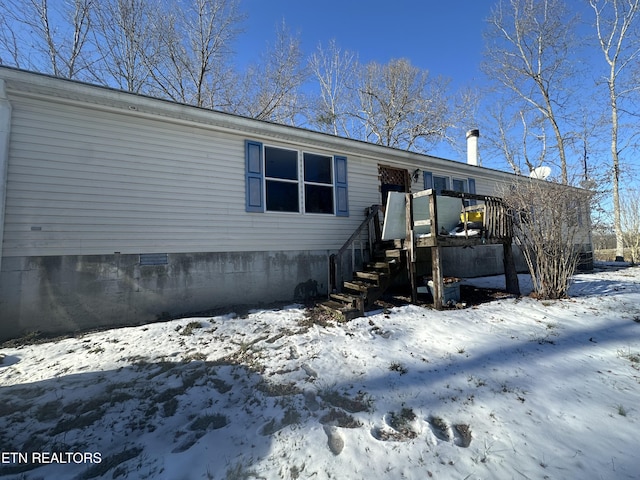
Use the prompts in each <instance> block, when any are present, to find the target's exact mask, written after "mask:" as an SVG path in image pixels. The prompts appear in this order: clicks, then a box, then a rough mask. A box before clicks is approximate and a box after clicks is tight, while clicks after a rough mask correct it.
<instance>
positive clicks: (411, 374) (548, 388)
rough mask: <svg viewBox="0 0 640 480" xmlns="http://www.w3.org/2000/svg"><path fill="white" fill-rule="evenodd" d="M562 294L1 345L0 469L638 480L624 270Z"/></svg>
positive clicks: (261, 317)
mask: <svg viewBox="0 0 640 480" xmlns="http://www.w3.org/2000/svg"><path fill="white" fill-rule="evenodd" d="M502 281H503V279H502V278H501V277H496V278H486V279H477V280H474V281H473V283H474V284H475V285H480V286H487V287H492V286H493V287H495V286H500V283H501V282H502ZM521 282H522V283H524V282H525V277H521ZM525 288H526V287H525ZM571 293H572V298H571V299H568V300H561V301H545V302H541V301H536V300H533V299H531V298H528V297H523V298H520V299H516V298H503V299H500V300H496V301H493V302H490V303H484V304H481V305H477V306H475V307H471V308H466V309H459V310H447V311H442V312H438V311H434V310H431V309H429V308H424V307H419V306H413V305H407V306H402V307H397V308H391V309H389V310H387V311H381V312H379V313H375V314H373V315H370V316H368V317H365V318H360V319H357V320H354V321H352V322H350V323H347V324H335V323H330V324H328V325H321V324H318V323H314V321H312V319H311V318H309V317H308V316H307V315H306V312H305V310H304V309H303V308H302V307H300V306H290V307H287V308H284V309H280V310H257V311H252V312H250V313H249V314H248V315H245V316H240V317H239V316H237V315H235V314H229V315H224V316H219V317H213V318H197V319H194V318H190V319H181V320H176V321H171V322H166V323H157V324H153V325H146V326H140V327H134V328H120V329H114V330H108V331H103V332H99V333H92V334H87V335H83V336H81V337H78V338H68V339H64V340H59V341H56V342H49V343H43V344H38V345H25V346H17V347H5V348H2V349H0V357H3V358H2V364H1V365H0V387H1V388H0V476H1V477H2V478H25V479H41V478H44V479H50V478H55V479H64V478H108V479H111V478H130V479H138V478H153V479H171V480H176V479H199V478H205V479H206V478H209V479H253V478H256V479H280V478H282V479H306V478H310V479H317V480H320V479H327V478H333V479H372V478H389V479H403V478H407V479H409V478H411V479H420V480H423V479H425V478H437V479H477V478H482V479H511V478H517V479H521V478H523V479H526V478H529V479H543V478H549V479H572V480H573V479H577V478H580V479H614V478H615V479H624V478H630V479H631V478H638V476H639V475H640V473H639V472H640V456H639V455H638V432H639V428H638V427H639V426H640V421H639V420H640V406H639V402H638V400H639V399H640V395H639V393H640V371H639V369H640V268H637V267H636V268H626V269H621V270H618V271H606V272H600V273H594V274H584V275H582V274H581V275H578V276H577V277H576V280H575V283H574V285H573V287H572V290H571ZM315 320H316V322H320V321H321V320H323V317H322V316H318V317H316V318H315ZM34 462H35V463H34Z"/></svg>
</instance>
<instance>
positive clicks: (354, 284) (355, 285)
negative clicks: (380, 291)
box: [343, 280, 376, 292]
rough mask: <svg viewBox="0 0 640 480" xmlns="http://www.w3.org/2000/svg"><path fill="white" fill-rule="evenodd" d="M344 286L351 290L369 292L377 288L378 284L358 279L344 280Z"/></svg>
mask: <svg viewBox="0 0 640 480" xmlns="http://www.w3.org/2000/svg"><path fill="white" fill-rule="evenodd" d="M343 287H344V288H348V289H349V290H353V291H355V292H368V291H369V290H372V289H374V288H376V286H375V285H372V284H371V283H366V282H360V281H357V280H352V281H350V282H344V283H343Z"/></svg>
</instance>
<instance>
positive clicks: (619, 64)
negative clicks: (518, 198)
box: [589, 0, 640, 261]
mask: <svg viewBox="0 0 640 480" xmlns="http://www.w3.org/2000/svg"><path fill="white" fill-rule="evenodd" d="M589 3H590V5H591V7H592V9H593V11H594V14H595V23H596V32H597V35H598V42H599V44H600V48H601V50H602V53H603V56H604V60H605V61H606V63H607V66H608V70H609V71H608V75H607V76H606V80H605V83H606V85H607V89H608V95H609V107H610V112H611V167H612V174H611V182H612V187H613V217H614V218H613V226H614V231H615V234H616V260H620V261H622V260H623V259H624V233H623V229H622V224H621V208H620V207H621V205H620V153H621V150H622V147H621V141H620V129H621V125H620V117H621V115H622V114H623V112H624V110H623V109H622V108H621V103H622V102H624V100H625V99H626V98H628V97H629V95H630V94H632V93H637V92H638V91H640V86H639V84H638V82H637V80H636V81H633V80H632V79H631V77H629V76H627V75H625V74H626V73H627V71H628V70H629V69H630V68H631V67H632V66H633V65H634V62H637V59H638V56H639V55H640V36H639V34H640V31H639V29H638V25H639V22H640V0H590V1H589ZM630 80H631V81H630Z"/></svg>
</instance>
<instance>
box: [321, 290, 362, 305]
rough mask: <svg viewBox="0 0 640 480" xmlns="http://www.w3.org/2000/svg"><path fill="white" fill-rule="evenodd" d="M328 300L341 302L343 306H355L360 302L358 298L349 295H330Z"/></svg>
mask: <svg viewBox="0 0 640 480" xmlns="http://www.w3.org/2000/svg"><path fill="white" fill-rule="evenodd" d="M329 298H331V299H332V300H335V301H336V302H342V303H344V304H345V305H352V306H355V305H356V303H357V302H358V300H360V296H355V295H349V294H348V293H331V294H330V295H329Z"/></svg>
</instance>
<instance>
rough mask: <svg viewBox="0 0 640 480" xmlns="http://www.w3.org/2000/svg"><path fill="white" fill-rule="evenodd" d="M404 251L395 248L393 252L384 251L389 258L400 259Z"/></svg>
mask: <svg viewBox="0 0 640 480" xmlns="http://www.w3.org/2000/svg"><path fill="white" fill-rule="evenodd" d="M402 252H403V251H402V250H400V249H399V248H394V249H391V250H385V251H384V255H385V257H387V258H400V257H401V256H402Z"/></svg>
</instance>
